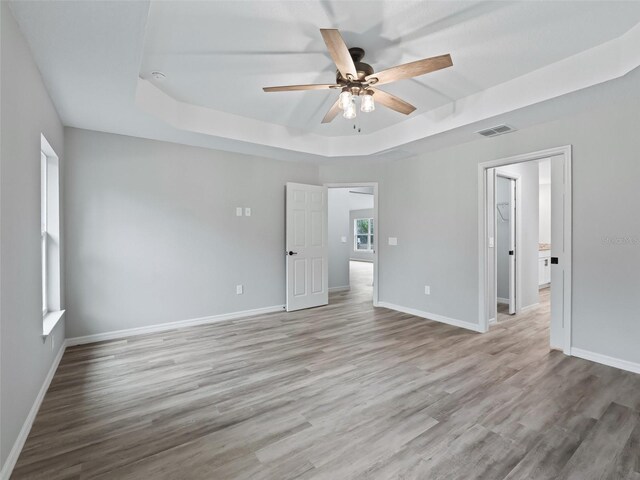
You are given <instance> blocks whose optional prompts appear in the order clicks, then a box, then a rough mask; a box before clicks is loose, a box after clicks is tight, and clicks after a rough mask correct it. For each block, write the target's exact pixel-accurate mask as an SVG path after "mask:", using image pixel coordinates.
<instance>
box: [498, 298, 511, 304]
mask: <svg viewBox="0 0 640 480" xmlns="http://www.w3.org/2000/svg"><path fill="white" fill-rule="evenodd" d="M497 301H498V303H504V304H505V305H509V299H508V298H501V297H498V298H497Z"/></svg>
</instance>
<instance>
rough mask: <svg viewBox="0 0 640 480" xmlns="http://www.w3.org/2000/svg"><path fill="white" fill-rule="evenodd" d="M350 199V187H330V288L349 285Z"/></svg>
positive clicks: (328, 228)
mask: <svg viewBox="0 0 640 480" xmlns="http://www.w3.org/2000/svg"><path fill="white" fill-rule="evenodd" d="M349 200H350V194H349V189H348V188H329V194H328V207H329V219H328V227H327V230H328V232H329V288H342V287H349V253H350V251H351V249H350V248H349ZM342 237H344V238H345V240H346V241H345V242H344V243H343V242H342Z"/></svg>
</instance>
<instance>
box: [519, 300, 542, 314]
mask: <svg viewBox="0 0 640 480" xmlns="http://www.w3.org/2000/svg"><path fill="white" fill-rule="evenodd" d="M539 305H540V302H536V303H532V304H531V305H527V306H526V307H520V313H522V312H526V311H527V310H531V309H532V308H536V307H538V306H539Z"/></svg>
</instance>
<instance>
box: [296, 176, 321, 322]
mask: <svg viewBox="0 0 640 480" xmlns="http://www.w3.org/2000/svg"><path fill="white" fill-rule="evenodd" d="M327 214H328V212H327V188H326V187H321V186H318V185H305V184H301V183H287V193H286V245H285V248H286V250H285V255H286V259H287V260H286V263H287V265H286V268H287V280H286V282H287V285H286V288H287V311H288V312H290V311H293V310H300V309H303V308H311V307H317V306H320V305H327V304H328V303H329V288H328V287H329V277H328V260H329V248H328V234H327Z"/></svg>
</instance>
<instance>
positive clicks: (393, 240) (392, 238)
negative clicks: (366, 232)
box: [389, 237, 398, 245]
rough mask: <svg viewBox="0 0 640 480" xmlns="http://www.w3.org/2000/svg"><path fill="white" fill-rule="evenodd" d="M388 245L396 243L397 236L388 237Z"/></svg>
mask: <svg viewBox="0 0 640 480" xmlns="http://www.w3.org/2000/svg"><path fill="white" fill-rule="evenodd" d="M389 245H398V238H397V237H389Z"/></svg>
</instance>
